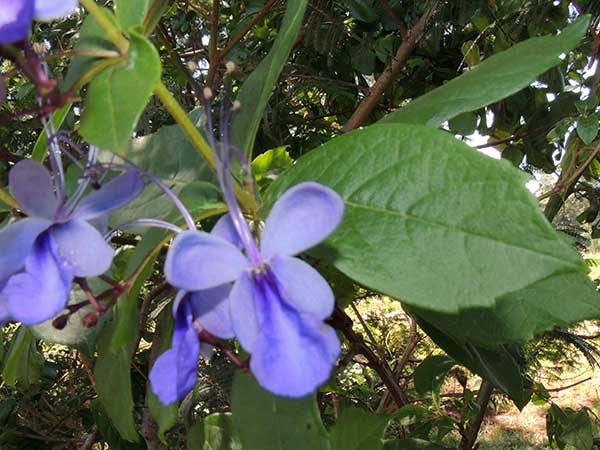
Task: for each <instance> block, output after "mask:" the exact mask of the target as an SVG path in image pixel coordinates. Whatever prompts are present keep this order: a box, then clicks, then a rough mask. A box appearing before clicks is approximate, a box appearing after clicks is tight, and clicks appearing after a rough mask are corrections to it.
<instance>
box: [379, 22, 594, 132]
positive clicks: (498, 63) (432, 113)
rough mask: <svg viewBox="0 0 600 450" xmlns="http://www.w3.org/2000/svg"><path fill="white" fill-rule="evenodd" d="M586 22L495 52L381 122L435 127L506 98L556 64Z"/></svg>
mask: <svg viewBox="0 0 600 450" xmlns="http://www.w3.org/2000/svg"><path fill="white" fill-rule="evenodd" d="M589 21H590V18H589V16H584V17H581V18H579V19H577V20H575V21H574V22H572V23H571V24H570V25H569V26H567V27H566V28H565V29H564V30H563V31H562V32H561V33H560V34H559V35H557V36H543V37H535V38H532V39H529V40H527V41H524V42H520V43H518V44H516V45H514V46H513V47H511V48H510V49H508V50H505V51H503V52H501V53H497V54H495V55H493V56H491V57H490V58H488V59H486V60H485V61H483V62H482V63H481V64H479V65H477V66H476V67H475V68H473V69H472V70H470V71H468V72H467V73H465V74H463V75H461V76H459V77H457V78H455V79H453V80H451V81H449V82H448V83H446V84H444V85H443V86H441V87H439V88H437V89H434V90H433V91H431V92H428V93H427V94H425V95H423V96H421V97H419V98H417V99H415V100H413V101H412V102H410V103H409V104H408V105H406V106H404V107H403V108H401V109H399V110H397V111H394V112H392V113H390V114H388V115H387V116H385V117H384V118H383V119H381V122H406V123H421V124H425V125H428V126H430V127H439V126H440V125H442V124H443V123H444V122H445V121H446V120H448V119H451V118H453V117H455V116H457V115H459V114H461V113H463V112H466V111H474V110H477V109H479V108H481V107H483V106H486V105H489V104H490V103H494V102H497V101H498V100H501V99H503V98H505V97H508V96H509V95H511V94H514V93H515V92H517V91H519V90H521V89H523V88H524V87H526V86H529V85H530V84H531V83H532V82H534V81H535V79H536V77H538V76H539V75H541V74H543V73H544V72H546V71H547V70H548V69H550V68H551V67H553V66H555V65H557V64H559V63H560V61H561V59H560V56H561V55H562V54H563V53H565V52H568V51H570V50H571V49H573V48H574V47H575V46H576V45H577V44H578V43H579V41H581V38H582V37H583V36H584V35H585V33H586V32H587V28H588V25H589Z"/></svg>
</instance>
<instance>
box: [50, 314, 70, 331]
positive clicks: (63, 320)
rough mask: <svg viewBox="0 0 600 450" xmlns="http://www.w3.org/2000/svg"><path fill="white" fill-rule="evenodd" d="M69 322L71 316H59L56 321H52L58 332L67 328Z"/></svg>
mask: <svg viewBox="0 0 600 450" xmlns="http://www.w3.org/2000/svg"><path fill="white" fill-rule="evenodd" d="M68 321H69V315H68V314H63V315H62V316H58V317H57V318H56V319H54V320H53V321H52V326H53V327H54V328H56V329H57V330H62V329H63V328H64V327H66V326H67V322H68Z"/></svg>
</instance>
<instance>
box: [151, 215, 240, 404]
mask: <svg viewBox="0 0 600 450" xmlns="http://www.w3.org/2000/svg"><path fill="white" fill-rule="evenodd" d="M232 232H233V234H232ZM211 234H212V235H213V236H218V237H221V238H223V239H225V240H228V241H229V242H231V243H233V244H234V245H235V244H236V243H237V241H236V238H237V235H236V234H235V229H233V228H232V226H231V223H230V221H229V216H228V215H226V216H223V217H222V218H221V219H219V221H218V222H217V224H216V225H215V226H214V228H213V230H212V232H211ZM230 291H231V284H230V283H227V284H222V285H219V286H215V287H213V288H211V289H206V290H202V291H195V292H186V291H179V293H178V294H177V296H176V297H175V302H174V303H173V317H174V318H175V330H174V332H173V341H172V343H171V348H170V349H169V350H167V351H166V352H164V353H163V354H162V355H160V356H159V357H158V359H157V360H156V361H155V363H154V365H153V366H152V370H151V371H150V383H151V384H152V390H153V391H154V393H155V394H156V395H157V397H158V398H159V399H160V401H161V402H162V403H163V404H165V405H168V404H171V403H174V402H176V401H177V400H180V399H182V398H183V397H185V395H186V394H187V393H188V392H190V391H191V390H192V389H193V388H194V385H195V384H196V378H197V371H198V357H199V356H200V355H202V356H204V357H205V358H207V359H208V358H210V355H211V354H212V350H213V348H212V346H211V345H208V344H206V343H201V342H200V340H199V338H198V333H199V332H200V331H201V330H203V329H205V330H206V331H208V332H209V333H211V334H212V335H213V336H216V337H218V338H222V339H229V338H232V337H234V333H233V330H232V328H231V320H230V318H229V303H228V296H229V292H230Z"/></svg>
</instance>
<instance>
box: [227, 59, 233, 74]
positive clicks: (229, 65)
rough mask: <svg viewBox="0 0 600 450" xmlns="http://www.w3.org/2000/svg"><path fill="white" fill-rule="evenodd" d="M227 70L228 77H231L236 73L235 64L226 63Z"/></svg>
mask: <svg viewBox="0 0 600 450" xmlns="http://www.w3.org/2000/svg"><path fill="white" fill-rule="evenodd" d="M225 70H226V71H227V75H231V74H232V73H233V72H235V63H234V62H233V61H227V62H226V63H225Z"/></svg>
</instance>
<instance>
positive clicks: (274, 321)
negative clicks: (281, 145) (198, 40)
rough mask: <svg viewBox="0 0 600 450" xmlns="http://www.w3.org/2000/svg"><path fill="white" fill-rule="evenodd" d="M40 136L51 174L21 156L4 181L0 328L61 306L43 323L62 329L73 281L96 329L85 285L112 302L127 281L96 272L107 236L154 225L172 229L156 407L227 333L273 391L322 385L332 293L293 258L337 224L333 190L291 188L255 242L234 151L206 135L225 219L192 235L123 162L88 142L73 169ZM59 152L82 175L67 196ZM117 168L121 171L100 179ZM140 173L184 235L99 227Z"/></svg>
mask: <svg viewBox="0 0 600 450" xmlns="http://www.w3.org/2000/svg"><path fill="white" fill-rule="evenodd" d="M223 122H226V120H224V121H222V123H223ZM45 129H46V132H47V133H48V142H49V146H50V153H49V156H50V158H49V162H50V165H51V167H52V172H51V173H50V172H49V171H48V170H47V169H46V168H45V167H44V166H43V165H42V164H40V163H38V162H36V161H33V160H23V161H20V162H19V163H18V164H16V165H15V166H14V167H13V168H12V170H11V171H10V174H9V188H10V193H11V195H12V197H13V198H14V200H15V201H16V202H17V203H18V205H19V209H20V210H21V211H22V212H23V213H26V214H27V217H26V218H22V219H20V220H17V221H15V222H13V223H11V224H9V225H8V226H6V227H4V228H3V229H1V230H0V249H2V251H1V252H0V324H2V323H4V322H6V321H9V320H13V321H19V322H22V323H24V324H26V325H33V324H37V323H40V322H44V321H47V320H49V319H51V318H53V317H55V316H57V315H59V314H60V313H61V311H62V310H64V309H65V308H66V309H67V310H68V311H69V312H68V313H66V314H62V315H59V316H58V317H57V318H56V319H55V320H54V321H53V324H55V326H57V327H62V326H64V325H65V324H66V321H67V320H68V319H69V317H70V314H71V313H72V312H74V311H75V310H76V308H77V307H78V306H76V305H68V300H69V297H70V291H71V287H72V285H73V283H74V282H77V283H78V284H79V285H80V286H81V287H82V289H83V290H84V292H86V294H87V295H88V298H89V300H88V302H89V303H92V304H93V305H94V306H95V307H96V313H93V317H92V318H90V319H89V320H87V321H86V320H84V322H86V324H87V325H88V326H91V325H93V324H95V323H96V320H97V317H98V315H99V314H102V313H104V312H105V311H106V310H107V308H108V306H110V305H112V302H109V303H108V306H107V305H101V304H100V303H98V299H99V298H100V297H98V298H95V297H94V295H93V294H92V293H91V291H89V286H88V285H87V281H86V278H87V277H95V276H102V277H103V280H105V281H107V282H109V283H113V286H114V289H113V290H112V291H110V290H109V291H107V292H108V293H109V296H112V300H114V301H116V299H117V298H118V296H119V295H121V294H122V293H123V292H124V290H126V289H127V287H126V286H127V283H125V284H124V285H121V284H119V283H117V282H116V281H114V280H111V279H110V278H108V277H106V276H105V275H103V274H105V272H106V271H107V270H108V269H109V268H110V266H111V264H112V260H113V256H114V250H113V248H112V247H111V245H110V244H109V241H110V239H111V237H112V236H113V235H114V233H115V230H123V229H127V228H138V227H140V226H158V227H162V228H166V229H168V230H170V231H172V232H175V234H176V235H175V237H174V239H173V241H172V243H171V246H170V249H169V251H168V253H167V256H166V260H165V266H164V274H165V278H166V279H167V281H168V282H169V283H170V284H171V285H172V286H174V287H175V288H177V289H178V290H179V292H178V294H177V295H176V297H175V300H174V302H173V315H174V317H175V330H174V333H173V340H172V346H171V348H170V349H169V350H168V351H166V352H165V353H163V354H162V355H161V356H160V357H159V358H158V359H157V360H156V362H155V364H154V365H153V367H152V370H151V373H150V382H151V385H152V388H153V390H154V392H155V393H156V394H157V396H158V397H159V399H160V400H161V401H162V402H163V403H164V404H170V403H173V402H175V401H177V400H180V399H181V398H183V397H184V396H185V395H186V394H187V393H188V392H190V390H192V389H193V387H194V385H195V383H196V379H197V364H198V357H199V356H200V355H203V356H205V357H207V358H208V357H210V355H211V353H212V349H213V345H224V344H223V343H222V342H221V341H219V339H232V338H237V340H238V342H239V343H240V345H241V347H242V348H243V349H244V350H245V351H246V352H248V353H249V354H250V360H249V363H248V362H246V363H241V362H239V360H238V359H237V356H235V355H234V354H233V353H231V352H230V350H228V349H226V348H225V347H224V346H223V347H222V348H223V349H224V350H225V351H226V352H229V355H230V357H231V358H232V359H233V360H234V361H236V362H237V363H239V364H238V365H240V366H241V365H244V367H249V369H250V370H251V371H252V373H253V374H254V376H255V377H256V379H257V380H258V382H259V383H260V384H261V385H262V386H263V387H264V388H265V389H267V390H269V391H270V392H272V393H274V394H276V395H281V396H289V397H302V396H305V395H308V394H310V393H312V392H314V391H315V390H316V389H317V388H318V387H319V386H321V385H322V384H324V383H325V382H326V381H327V379H328V378H329V377H330V375H331V370H332V368H333V366H334V364H335V361H336V359H337V358H338V356H339V354H340V341H339V339H338V337H337V335H336V333H335V331H334V329H333V328H332V327H331V326H329V325H328V324H327V323H326V322H325V320H326V319H327V318H328V317H329V316H330V315H331V313H332V312H333V308H334V305H335V301H334V296H333V292H332V290H331V288H330V287H329V285H328V284H327V282H326V281H325V280H324V279H323V277H322V276H321V275H320V274H319V272H317V271H316V270H315V269H314V268H313V267H312V266H310V265H309V264H307V263H306V262H305V261H303V260H302V259H300V258H298V257H297V255H298V254H300V253H302V252H304V251H305V250H308V249H310V248H311V247H313V246H315V245H317V244H319V243H320V242H322V241H323V240H324V239H325V238H327V236H329V235H330V234H331V233H332V232H333V231H334V230H335V229H336V227H337V226H338V225H339V223H340V222H341V220H342V217H343V214H344V202H343V201H342V199H341V198H340V197H339V195H338V194H337V193H335V192H334V191H333V190H331V189H330V188H328V187H326V186H323V185H321V184H318V183H314V182H305V183H301V184H298V185H296V186H294V187H293V188H291V189H289V190H288V191H287V192H285V193H284V194H283V195H282V196H281V197H280V198H279V200H277V201H276V202H275V203H274V205H273V206H272V208H271V211H270V213H269V215H268V217H267V218H266V220H265V221H264V226H262V232H261V233H260V239H258V238H257V236H258V230H259V229H261V226H260V224H258V223H256V222H255V223H254V225H255V226H254V228H255V229H254V231H253V230H252V228H251V226H250V224H249V223H248V222H247V220H246V218H245V215H244V213H243V212H242V210H241V207H240V205H239V204H238V203H237V200H236V195H235V190H234V187H233V184H234V182H233V177H232V173H231V168H230V160H231V155H232V154H234V153H235V152H236V150H235V149H234V148H233V147H232V146H231V145H230V144H229V140H228V137H227V135H226V134H224V135H222V139H221V143H220V145H219V146H218V145H217V144H216V141H215V139H214V136H212V135H210V136H209V138H210V140H211V144H212V147H213V150H214V154H215V160H216V163H217V175H218V179H219V183H220V185H221V190H222V193H223V197H224V199H225V202H226V203H227V206H228V209H229V213H228V214H226V215H224V216H223V217H221V218H220V219H219V221H218V222H217V223H216V225H215V226H214V227H213V229H212V231H211V232H210V233H207V232H204V231H198V230H197V229H196V224H195V222H194V220H193V218H192V217H191V215H190V214H189V212H188V211H187V210H186V209H185V207H184V205H183V204H182V203H181V201H180V200H179V199H178V198H177V197H176V196H175V195H174V194H173V193H172V192H171V191H170V190H169V189H168V188H167V187H166V186H165V185H164V184H163V183H162V182H161V181H160V180H158V179H156V178H155V177H154V176H152V175H151V174H148V173H143V172H142V171H141V170H139V169H137V168H136V167H134V166H133V165H132V164H131V163H129V162H128V161H127V160H125V159H123V161H122V163H119V164H116V163H114V158H113V160H111V163H110V164H107V165H103V164H100V163H98V150H97V149H95V148H94V147H91V148H90V151H89V153H88V155H87V161H86V162H85V163H82V162H81V161H79V160H78V158H77V157H75V156H73V155H71V154H70V153H69V152H68V151H66V149H61V147H60V146H59V145H58V143H57V141H60V140H61V139H62V140H63V141H64V140H66V141H68V143H69V145H70V146H71V147H73V148H75V149H77V152H78V153H79V155H80V156H83V155H84V152H83V151H81V149H80V148H78V147H77V146H76V144H74V143H73V142H71V141H69V140H68V138H65V137H61V136H60V134H59V133H55V132H54V131H53V130H52V128H51V126H50V125H49V124H48V123H47V122H46V123H45ZM209 130H210V126H209ZM237 153H238V154H239V153H240V152H237ZM65 155H66V156H68V157H69V158H71V160H72V161H73V162H74V163H75V164H76V165H78V166H79V167H80V168H81V170H82V172H83V176H82V177H81V178H80V180H79V184H78V186H77V188H76V189H74V190H73V192H72V193H71V194H70V195H67V191H68V189H67V187H66V183H65V176H64V170H63V166H62V158H63V156H65ZM242 166H243V167H244V168H245V169H246V171H247V172H249V170H248V164H247V163H245V162H244V161H242ZM115 170H118V171H120V174H119V175H117V176H115V177H114V178H112V179H110V181H108V182H105V180H106V179H107V176H108V175H109V174H110V173H113V172H114V171H115ZM247 174H249V173H247ZM144 178H146V179H148V180H149V181H151V182H153V183H154V184H156V186H158V187H159V188H160V189H161V190H162V191H163V192H164V193H165V194H166V195H168V196H169V197H170V198H171V200H172V201H173V203H174V205H175V206H176V207H177V208H178V209H179V210H180V212H181V213H182V216H183V218H184V219H185V223H186V225H187V229H186V230H183V229H181V228H180V227H179V226H177V225H175V224H170V223H168V222H164V221H161V220H158V219H136V220H133V221H131V222H128V223H125V224H122V225H120V226H117V227H116V228H114V229H113V230H112V231H107V223H108V213H110V212H111V211H113V210H115V209H117V208H121V207H122V206H124V205H126V204H127V203H129V202H130V201H132V200H133V199H135V198H136V197H137V196H138V195H139V194H140V193H141V191H142V190H143V189H144ZM123 286H125V288H123ZM86 289H87V291H86ZM112 292H114V295H113V293H112ZM103 298H104V297H103ZM94 318H95V319H96V320H92V319H94Z"/></svg>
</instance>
